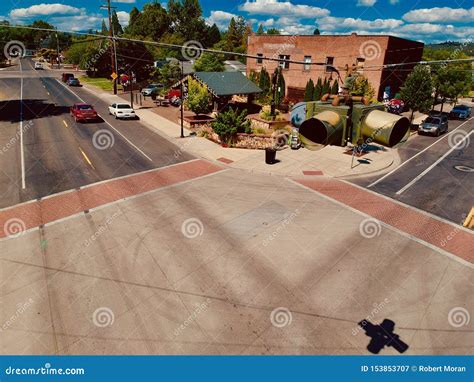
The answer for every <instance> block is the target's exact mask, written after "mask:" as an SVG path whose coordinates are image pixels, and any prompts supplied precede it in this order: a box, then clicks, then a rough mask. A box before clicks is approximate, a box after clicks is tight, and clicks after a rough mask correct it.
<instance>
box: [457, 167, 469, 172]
mask: <svg viewBox="0 0 474 382" xmlns="http://www.w3.org/2000/svg"><path fill="white" fill-rule="evenodd" d="M454 168H455V169H456V170H458V171H462V172H474V168H472V167H469V166H454Z"/></svg>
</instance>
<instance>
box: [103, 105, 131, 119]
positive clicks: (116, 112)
mask: <svg viewBox="0 0 474 382" xmlns="http://www.w3.org/2000/svg"><path fill="white" fill-rule="evenodd" d="M109 114H110V115H113V116H115V118H116V119H119V118H121V119H126V118H128V119H132V118H133V119H136V118H137V115H136V114H135V110H133V109H132V107H131V106H130V104H128V103H113V104H112V105H110V106H109Z"/></svg>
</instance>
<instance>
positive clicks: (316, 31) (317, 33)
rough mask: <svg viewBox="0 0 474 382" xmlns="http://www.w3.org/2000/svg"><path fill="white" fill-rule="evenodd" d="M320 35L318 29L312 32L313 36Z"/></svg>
mask: <svg viewBox="0 0 474 382" xmlns="http://www.w3.org/2000/svg"><path fill="white" fill-rule="evenodd" d="M320 34H321V32H320V31H319V29H318V28H316V29H315V30H314V32H313V35H315V36H319V35H320Z"/></svg>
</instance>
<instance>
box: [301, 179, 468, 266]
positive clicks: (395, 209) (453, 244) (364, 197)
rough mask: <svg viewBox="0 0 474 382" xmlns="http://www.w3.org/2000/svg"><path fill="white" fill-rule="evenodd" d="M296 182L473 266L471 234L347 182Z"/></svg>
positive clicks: (320, 180)
mask: <svg viewBox="0 0 474 382" xmlns="http://www.w3.org/2000/svg"><path fill="white" fill-rule="evenodd" d="M296 181H297V182H298V183H300V184H302V185H304V186H306V187H308V188H310V189H312V190H314V191H317V192H319V193H321V194H323V195H326V196H328V197H330V198H332V199H334V200H336V201H338V202H340V203H343V204H345V205H347V206H349V207H352V208H354V209H356V210H358V211H361V212H363V213H365V214H367V215H369V216H372V217H373V218H375V219H377V220H379V221H381V222H383V223H385V224H388V225H390V226H392V227H394V228H396V229H398V230H400V231H402V232H405V233H407V234H409V235H412V236H414V237H416V238H417V239H419V240H422V241H423V242H425V243H428V244H430V245H432V246H435V247H437V248H439V249H442V250H444V251H446V252H449V253H451V254H453V255H455V256H457V257H459V258H461V259H463V260H465V261H467V262H469V263H471V264H474V234H473V233H471V232H469V231H468V230H466V229H465V228H463V227H462V226H456V225H455V224H453V223H449V222H446V221H443V220H440V219H438V218H435V217H434V216H433V215H430V214H428V213H425V212H422V211H420V210H417V209H415V208H413V207H409V206H405V205H402V204H400V203H397V202H395V201H392V200H390V199H389V198H387V197H383V196H380V195H378V194H375V193H373V192H371V191H367V190H364V189H363V188H360V187H357V186H354V185H351V184H349V183H347V182H344V181H340V180H336V179H332V178H321V177H312V178H311V179H298V180H296Z"/></svg>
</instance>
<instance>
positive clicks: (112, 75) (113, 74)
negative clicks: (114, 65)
mask: <svg viewBox="0 0 474 382" xmlns="http://www.w3.org/2000/svg"><path fill="white" fill-rule="evenodd" d="M110 77H112V79H113V80H116V79H117V77H118V75H117V73H115V72H113V73H112V74H111V75H110Z"/></svg>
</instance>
